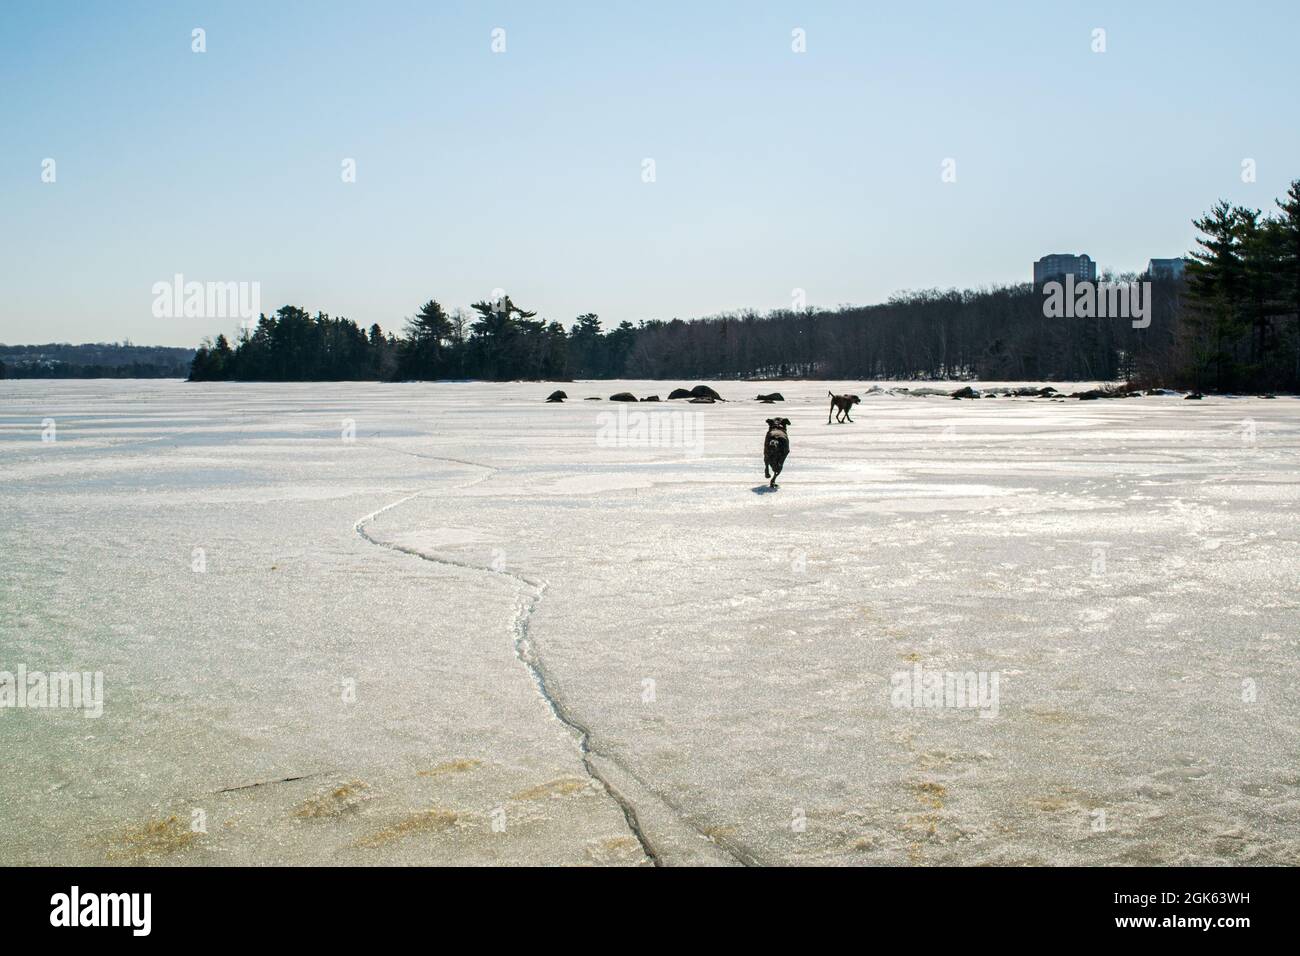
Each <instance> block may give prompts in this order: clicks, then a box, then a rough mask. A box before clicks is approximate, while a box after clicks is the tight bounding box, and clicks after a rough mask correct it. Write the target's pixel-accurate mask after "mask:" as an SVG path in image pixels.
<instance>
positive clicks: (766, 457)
mask: <svg viewBox="0 0 1300 956" xmlns="http://www.w3.org/2000/svg"><path fill="white" fill-rule="evenodd" d="M789 427H790V419H788V418H769V419H768V420H767V434H766V435H765V436H764V437H763V477H764V478H771V479H772V481H771V484H769V485H768V487H769V488H775V487H776V477H777V475H779V474H781V469H782V468H783V467H784V466H785V459H786V456H787V455H789V454H790V435H789V433H788V432H787V431H786V429H787V428H789Z"/></svg>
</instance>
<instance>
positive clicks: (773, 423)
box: [767, 418, 776, 428]
mask: <svg viewBox="0 0 1300 956" xmlns="http://www.w3.org/2000/svg"><path fill="white" fill-rule="evenodd" d="M775 424H776V419H775V418H769V419H768V420H767V425H768V427H769V428H771V427H772V426H773V425H775Z"/></svg>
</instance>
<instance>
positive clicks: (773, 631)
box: [0, 381, 1300, 865]
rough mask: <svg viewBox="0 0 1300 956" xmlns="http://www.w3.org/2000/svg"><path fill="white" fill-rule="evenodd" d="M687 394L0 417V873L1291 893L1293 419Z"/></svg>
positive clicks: (172, 393) (496, 390) (1262, 411)
mask: <svg viewBox="0 0 1300 956" xmlns="http://www.w3.org/2000/svg"><path fill="white" fill-rule="evenodd" d="M675 384H679V383H663V382H600V383H582V382H580V383H574V384H568V385H563V386H555V385H550V384H546V383H524V384H519V383H515V384H501V385H494V384H437V385H427V384H401V385H379V384H283V385H271V384H257V385H248V384H207V385H190V384H185V383H181V382H156V381H128V382H112V381H88V382H67V381H64V382H40V381H0V474H3V483H0V514H3V519H4V520H3V522H0V671H7V672H11V673H12V672H16V671H17V670H18V668H19V667H22V668H24V669H25V670H26V671H27V672H56V671H77V672H82V671H84V672H99V673H102V675H103V712H102V716H98V717H87V716H85V713H86V712H88V708H83V709H82V710H77V709H74V708H67V707H60V708H54V707H45V708H40V707H29V708H22V709H19V708H16V707H0V748H2V752H3V761H4V769H5V772H4V773H3V774H0V863H2V864H25V863H32V864H34V863H46V862H63V863H80V864H101V863H102V864H120V863H125V864H139V863H145V864H162V865H175V864H244V863H321V864H372V863H402V864H405V863H409V864H422V863H467V864H496V863H546V864H624V865H636V864H645V863H648V862H650V860H651V858H653V859H654V860H656V861H657V862H660V863H663V864H668V865H673V864H685V863H719V864H736V863H758V864H787V863H805V864H841V865H845V864H847V865H861V864H922V865H952V864H1055V863H1081V864H1098V865H1101V864H1106V865H1110V864H1236V863H1256V864H1259V863H1265V864H1267V863H1276V864H1290V865H1296V864H1300V691H1298V688H1300V627H1298V626H1297V625H1298V624H1300V524H1298V523H1297V520H1296V516H1297V513H1300V509H1298V506H1300V468H1298V466H1300V402H1297V401H1296V400H1295V399H1291V398H1278V399H1276V400H1264V399H1257V398H1238V399H1233V398H1218V397H1211V398H1206V399H1205V400H1203V401H1200V402H1192V401H1184V400H1182V398H1181V396H1176V397H1175V396H1164V397H1144V398H1140V399H1124V400H1109V401H1091V402H1080V401H1073V400H1072V401H1050V400H1047V399H1027V398H1015V399H1013V398H998V399H995V400H988V399H983V400H980V401H952V400H950V399H947V398H944V397H939V396H929V397H915V396H906V395H902V394H888V393H877V394H871V395H868V394H866V393H867V389H868V387H869V386H867V385H864V384H862V383H820V382H812V383H810V382H800V383H791V382H777V383H773V382H764V383H758V384H755V383H712V384H713V386H714V387H715V388H717V389H718V390H719V391H720V392H721V393H722V395H723V396H724V397H726V398H730V399H736V400H737V401H731V402H728V403H725V404H716V405H689V404H683V403H680V402H674V403H671V404H661V405H658V406H654V405H645V404H639V405H632V406H625V405H618V404H612V403H610V402H608V401H602V402H586V401H583V400H582V398H584V397H585V396H596V395H598V396H604V397H606V398H607V397H608V396H609V395H611V394H613V393H615V392H618V391H623V390H629V391H632V392H634V393H636V394H637V395H640V396H645V395H648V394H652V393H657V394H659V395H661V396H666V395H667V393H668V391H669V390H671V388H672V387H673V386H674V385H675ZM680 384H682V385H685V386H687V387H689V386H691V385H693V384H696V383H694V382H683V383H680ZM909 384H910V386H911V387H912V388H916V387H918V385H919V383H909ZM556 387H561V388H564V389H565V390H566V391H567V392H568V393H569V395H570V396H571V399H572V400H571V401H570V402H568V403H566V404H562V405H560V404H545V403H544V402H543V401H542V399H543V398H544V397H545V396H546V395H547V394H548V393H549V392H550V391H551V390H552V389H553V388H556ZM939 387H942V388H944V389H952V388H955V387H956V386H955V385H952V384H951V383H942V384H940V386H939ZM1057 387H1058V388H1060V389H1062V390H1063V391H1069V390H1071V386H1065V385H1061V384H1059V383H1057ZM828 388H833V389H834V390H836V391H854V392H857V393H859V394H861V395H863V402H862V404H860V405H858V406H857V407H856V408H855V410H854V412H853V417H854V419H855V422H854V423H853V424H842V425H839V424H836V425H827V423H826V414H827V405H828V399H827V397H826V392H827V389H828ZM759 391H762V392H770V391H780V392H782V393H783V394H784V395H785V397H786V399H787V401H786V402H785V403H783V404H776V405H761V404H758V403H756V402H755V401H753V399H754V396H755V395H756V394H757V393H758V392H759ZM739 399H744V401H739ZM620 410H622V412H623V413H624V416H625V417H621V418H620V417H619V416H620ZM643 414H644V415H648V416H649V417H648V418H642V417H640V416H642V415H643ZM777 415H780V416H783V417H786V418H789V419H791V421H792V423H793V424H792V425H791V427H790V440H791V444H792V452H791V455H790V458H789V460H788V461H787V463H786V470H785V473H784V474H783V475H782V480H781V488H780V489H779V490H778V491H776V492H768V491H767V490H766V487H765V486H766V482H765V481H764V479H763V467H762V459H761V445H762V439H763V433H764V431H765V427H766V426H765V425H764V419H765V418H768V417H772V416H777ZM602 416H603V417H602ZM43 437H44V438H45V439H49V440H42V439H43ZM945 674H956V675H960V676H959V678H958V683H960V682H961V681H963V680H965V679H966V676H965V675H970V680H971V681H972V684H971V686H976V685H979V686H980V687H982V688H984V690H985V691H986V694H985V696H984V697H983V698H978V699H977V700H974V701H966V703H967V706H917V705H924V704H925V703H927V701H928V702H931V703H933V701H932V700H930V698H929V696H928V695H927V692H926V691H924V690H922V691H918V692H917V693H916V694H913V692H912V688H913V686H914V684H916V683H917V682H919V683H920V684H921V685H922V688H924V687H926V686H928V685H927V684H926V681H928V680H930V679H932V678H933V676H934V675H939V679H940V680H942V678H943V675H945ZM963 686H965V685H964V684H963ZM898 687H904V688H907V689H906V690H905V691H904V692H903V693H902V695H901V697H900V694H899V691H898ZM940 703H947V704H952V703H953V701H952V700H951V699H949V700H947V701H944V700H943V698H942V695H940ZM909 704H910V705H911V706H907V705H909Z"/></svg>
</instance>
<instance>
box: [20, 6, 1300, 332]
mask: <svg viewBox="0 0 1300 956" xmlns="http://www.w3.org/2000/svg"><path fill="white" fill-rule="evenodd" d="M195 27H202V28H204V29H205V30H206V40H207V52H206V53H203V54H197V53H193V52H191V49H190V47H191V30H192V29H193V28H195ZM497 27H501V28H504V29H505V31H506V52H505V53H501V54H494V53H493V52H492V51H491V41H492V37H491V32H492V30H493V29H494V28H497ZM796 27H798V28H802V29H804V30H805V31H806V34H807V52H806V53H804V54H796V53H794V52H792V50H791V31H792V30H793V29H795V28H796ZM1097 27H1101V28H1104V29H1105V30H1106V46H1107V50H1106V52H1105V53H1102V54H1097V53H1093V52H1092V49H1091V44H1092V31H1093V29H1094V28H1097ZM1297 36H1300V6H1298V5H1297V4H1296V3H1295V2H1294V0H1279V2H1270V3H1262V2H1261V3H1251V2H1238V3H1223V2H1213V3H1203V2H1186V0H1184V2H1142V3H1134V2H1116V3H1086V4H1085V3H1063V2H1049V0H1037V2H1025V3H1020V2H1012V3H990V4H984V3H969V2H932V3H926V2H908V3H870V4H868V3H847V2H846V3H832V2H816V3H812V2H806V3H760V2H750V3H739V2H737V3H699V2H696V3H686V2H683V3H644V2H620V0H608V2H603V3H561V2H558V0H557V2H556V3H547V4H542V3H536V2H529V3H523V2H521V3H494V2H488V0H478V2H461V3H439V2H433V0H426V2H393V3H388V2H374V3H365V2H347V3H332V2H325V0H314V2H301V3H287V2H278V0H264V2H254V3H183V2H166V3H164V2H161V0H158V2H152V3H116V2H115V3H108V2H101V3H76V2H57V0H56V2H50V0H43V2H40V3H23V4H16V3H15V4H9V5H6V7H5V10H4V14H3V21H2V22H0V184H2V187H3V188H2V190H0V217H2V222H3V228H0V280H2V281H0V286H2V289H0V293H2V294H0V342H7V343H11V344H12V343H32V342H45V341H51V340H55V341H73V342H80V341H116V340H120V339H122V338H128V337H129V338H130V339H131V340H133V341H135V342H137V343H141V344H167V345H194V344H196V343H197V342H198V340H199V338H200V337H201V336H203V335H205V334H214V333H216V332H219V331H226V332H228V333H229V332H233V331H234V330H235V328H236V326H237V322H234V321H228V322H223V321H215V322H214V321H212V320H210V319H183V318H175V319H158V318H155V317H154V316H153V315H152V313H151V305H152V302H153V294H152V291H151V287H152V286H153V284H154V283H155V282H158V281H160V280H166V279H169V278H170V277H171V276H172V275H173V274H175V273H182V274H183V275H184V276H185V277H186V279H188V280H197V281H223V282H224V281H258V282H260V283H261V288H262V305H263V307H264V309H265V310H266V311H271V310H273V309H274V308H276V307H278V306H280V305H283V304H285V303H293V304H298V305H302V306H305V307H307V308H309V309H311V310H313V311H315V310H324V311H328V312H330V313H332V314H336V315H346V316H349V317H351V318H353V319H356V320H358V321H359V322H362V323H365V324H367V325H368V324H370V323H372V322H378V323H380V324H381V325H383V326H384V327H385V328H394V329H395V328H399V327H400V325H401V322H402V320H403V318H404V317H405V316H407V315H409V314H411V313H412V312H413V311H414V310H415V309H416V308H417V306H418V305H419V304H420V303H421V302H423V301H424V300H426V299H428V298H431V297H432V298H437V299H438V300H439V301H441V302H442V303H443V304H444V305H445V306H446V307H448V308H454V307H456V306H467V305H468V304H469V303H470V302H471V301H474V300H477V299H480V298H485V297H487V296H488V295H489V294H490V292H491V291H492V290H493V289H494V288H497V287H500V288H504V289H506V290H508V291H509V292H510V293H511V295H512V296H513V297H514V299H515V301H516V302H518V303H520V304H523V305H525V306H527V307H529V308H533V309H537V310H539V312H540V314H541V315H542V316H544V317H546V318H549V319H556V320H560V321H562V322H564V323H565V325H566V326H567V325H569V324H571V323H572V321H573V319H574V317H575V316H576V315H578V314H580V313H582V312H588V311H591V312H597V313H599V314H600V316H601V318H602V320H603V321H604V322H605V324H606V326H607V327H608V326H610V325H612V324H614V323H617V322H618V321H621V320H624V319H628V320H632V321H637V320H639V319H645V318H671V317H674V316H677V317H681V318H691V317H695V316H700V315H706V314H709V313H714V312H718V311H723V310H731V309H739V308H744V307H754V308H759V309H764V310H766V309H770V308H777V307H785V306H788V305H789V304H790V301H791V290H792V289H794V288H802V289H805V290H806V292H807V299H808V302H809V303H810V304H812V305H835V304H839V303H845V302H853V303H867V302H875V301H881V300H883V299H885V298H887V297H888V296H889V295H890V294H892V293H894V292H897V291H900V290H904V289H917V288H928V287H944V288H946V287H968V286H979V285H987V284H992V283H1006V282H1022V281H1028V279H1029V277H1030V264H1031V262H1032V260H1033V259H1035V258H1037V257H1038V256H1040V255H1042V254H1044V253H1048V252H1087V253H1089V254H1090V255H1092V257H1093V258H1094V259H1096V260H1097V261H1098V262H1099V264H1100V265H1101V267H1102V268H1113V269H1115V270H1117V271H1125V270H1135V269H1140V268H1141V267H1143V266H1144V265H1145V263H1146V260H1147V259H1148V258H1150V257H1152V256H1174V255H1179V254H1181V253H1183V252H1184V251H1186V250H1187V248H1188V247H1189V246H1190V244H1191V241H1192V237H1193V230H1192V228H1191V225H1190V220H1191V219H1192V218H1193V217H1194V216H1196V215H1198V214H1200V213H1201V212H1202V211H1203V210H1205V209H1206V208H1207V207H1208V206H1209V205H1210V204H1211V203H1212V202H1213V201H1214V200H1215V199H1217V198H1220V197H1223V198H1226V199H1230V200H1232V201H1234V202H1241V203H1244V204H1249V205H1251V206H1255V207H1262V208H1271V207H1272V201H1273V199H1274V197H1276V196H1279V195H1281V193H1282V192H1283V191H1284V189H1285V187H1286V184H1287V183H1288V182H1289V181H1290V180H1291V179H1294V178H1300V109H1298V108H1297V97H1298V96H1300V65H1298V63H1300V58H1298V57H1297V56H1296V52H1295V42H1296V38H1297ZM949 157H951V158H953V159H955V160H956V172H957V181H956V182H955V183H944V182H942V181H941V176H940V173H941V163H942V161H943V160H944V159H945V158H949ZM45 158H53V159H54V160H55V161H56V163H57V166H56V174H57V180H56V182H55V183H53V184H49V183H42V182H41V168H42V167H41V164H42V160H44V159H45ZM344 158H354V159H355V160H356V163H357V181H356V182H355V183H350V184H349V183H344V182H342V180H341V176H340V172H341V163H342V161H343V160H344ZM645 158H652V159H654V161H655V164H656V176H657V181H656V182H654V183H645V182H643V181H642V160H643V159H645ZM1244 158H1252V159H1254V160H1255V161H1256V163H1257V170H1258V174H1257V175H1258V179H1257V182H1255V183H1253V184H1248V183H1243V182H1242V181H1241V162H1242V160H1243V159H1244Z"/></svg>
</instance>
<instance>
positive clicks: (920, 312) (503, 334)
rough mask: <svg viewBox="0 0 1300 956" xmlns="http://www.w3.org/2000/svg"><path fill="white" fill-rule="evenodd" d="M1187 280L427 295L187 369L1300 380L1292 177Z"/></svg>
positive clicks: (245, 336) (280, 375) (277, 373)
mask: <svg viewBox="0 0 1300 956" xmlns="http://www.w3.org/2000/svg"><path fill="white" fill-rule="evenodd" d="M1194 225H1195V226H1196V227H1197V229H1198V230H1199V231H1200V236H1199V237H1198V239H1197V246H1196V248H1195V249H1194V250H1193V251H1192V252H1191V253H1190V254H1189V257H1188V261H1187V270H1186V275H1185V277H1184V278H1181V279H1174V278H1160V277H1151V276H1145V275H1142V276H1138V275H1133V274H1125V275H1120V276H1115V275H1110V274H1106V275H1103V276H1102V281H1122V282H1132V281H1149V282H1150V283H1151V287H1150V288H1151V295H1150V299H1149V302H1150V306H1151V313H1150V316H1149V318H1150V322H1149V324H1148V325H1146V326H1145V327H1140V328H1139V327H1134V324H1133V323H1132V322H1130V321H1128V320H1127V319H1126V318H1115V317H1106V318H1101V317H1086V318H1081V317H1073V318H1046V317H1045V310H1044V291H1043V289H1041V288H1036V287H1035V286H1033V285H1032V284H1030V283H1024V284H1020V285H1012V286H1000V287H993V288H987V289H980V290H965V291H959V290H946V291H941V290H927V291H921V292H909V293H904V294H900V295H897V296H895V297H893V298H891V299H890V300H889V301H888V302H885V303H882V304H879V305H870V306H842V307H839V308H835V309H811V308H810V309H804V310H777V311H773V312H769V313H766V314H760V313H758V312H754V311H746V312H738V313H733V314H726V315H717V316H711V317H708V318H703V319H698V320H695V321H690V322H686V321H682V320H681V319H671V320H668V321H664V320H659V319H647V320H644V321H641V322H639V323H637V324H636V325H633V324H632V323H631V322H622V323H620V324H619V325H618V326H616V327H614V328H611V329H603V328H602V327H601V322H600V318H599V316H597V315H596V314H594V313H589V314H585V315H580V316H578V317H577V318H576V319H575V320H574V322H573V323H572V325H571V326H570V327H569V328H567V329H566V328H565V327H564V325H563V324H562V323H560V322H557V321H547V320H545V319H540V318H537V315H536V313H535V312H532V311H528V310H526V309H523V308H521V307H519V306H517V305H515V303H514V302H513V301H511V299H510V298H509V296H503V297H502V298H501V299H499V300H497V301H492V302H487V301H484V302H476V303H474V304H473V305H472V306H471V307H470V309H471V312H470V313H469V314H466V313H464V312H461V311H460V310H457V311H455V312H452V313H448V312H447V311H446V310H445V309H444V308H443V306H442V305H440V304H439V303H438V302H437V301H435V300H429V301H428V302H425V303H424V304H423V305H422V306H420V308H419V309H418V310H417V311H416V312H415V314H414V315H413V316H412V317H410V318H409V319H408V320H407V321H406V324H405V327H404V328H403V330H402V334H401V335H394V334H393V333H388V334H385V333H384V332H383V330H382V329H381V328H380V327H379V326H378V325H372V326H371V327H370V329H369V330H368V331H367V330H364V329H362V328H360V327H359V326H357V325H356V324H355V323H353V322H352V321H351V320H349V319H345V318H332V317H330V316H329V315H327V314H325V313H317V314H316V315H314V316H313V315H309V314H308V313H307V312H306V311H305V310H303V309H301V308H298V307H296V306H285V307H284V308H281V309H280V310H278V311H277V312H276V313H275V314H273V315H271V316H266V315H263V316H261V317H260V319H259V321H258V322H257V324H256V326H255V327H254V328H251V329H248V330H245V331H244V332H243V333H242V334H241V335H240V337H239V339H238V341H237V342H236V343H235V344H234V345H233V346H232V345H231V343H230V342H229V341H228V340H227V339H226V337H225V336H224V335H222V336H218V337H217V339H216V340H215V341H205V342H204V343H203V345H202V346H201V347H200V348H199V349H198V351H197V352H196V354H195V356H194V361H193V364H192V367H191V372H190V378H191V380H194V381H210V380H259V381H290V380H343V379H379V380H412V379H425V380H428V379H486V380H493V381H507V380H515V379H528V380H552V381H556V380H559V381H563V380H568V379H574V378H578V379H592V378H654V379H681V380H686V379H695V380H700V379H703V380H719V379H765V378H813V379H819V378H820V379H855V378H856V379H865V380H871V379H984V380H995V379H1012V380H1014V379H1029V380H1049V381H1050V380H1056V381H1071V380H1075V381H1077V380H1117V379H1125V380H1128V381H1130V382H1134V383H1138V384H1143V385H1166V386H1170V387H1186V388H1198V389H1217V390H1246V389H1255V390H1265V389H1268V390H1278V389H1287V390H1292V391H1296V390H1300V181H1297V182H1295V183H1292V185H1291V187H1290V190H1289V191H1288V193H1287V195H1286V197H1285V198H1284V199H1282V200H1279V201H1278V202H1277V210H1276V211H1275V212H1272V213H1269V214H1262V213H1261V212H1260V211H1258V210H1250V209H1245V208H1242V207H1238V206H1231V205H1229V204H1227V203H1223V202H1220V203H1218V204H1217V205H1215V206H1214V208H1213V209H1211V210H1210V211H1209V212H1208V213H1207V214H1206V215H1205V216H1203V217H1202V218H1200V219H1197V220H1195V222H1194Z"/></svg>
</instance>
